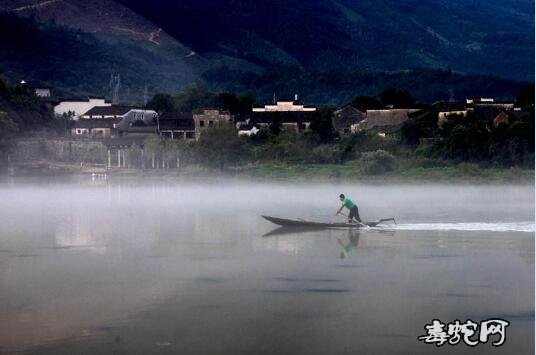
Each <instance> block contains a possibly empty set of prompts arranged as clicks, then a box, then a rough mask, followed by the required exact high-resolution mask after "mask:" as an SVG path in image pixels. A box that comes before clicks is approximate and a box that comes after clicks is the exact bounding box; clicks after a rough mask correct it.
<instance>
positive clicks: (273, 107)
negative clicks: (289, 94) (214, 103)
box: [239, 97, 316, 134]
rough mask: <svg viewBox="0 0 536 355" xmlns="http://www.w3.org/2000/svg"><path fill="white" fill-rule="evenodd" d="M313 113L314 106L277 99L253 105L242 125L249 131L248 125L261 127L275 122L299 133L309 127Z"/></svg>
mask: <svg viewBox="0 0 536 355" xmlns="http://www.w3.org/2000/svg"><path fill="white" fill-rule="evenodd" d="M296 99H297V97H296ZM315 114H316V107H314V106H306V105H304V104H302V103H300V102H298V101H297V100H294V101H292V100H291V101H277V102H276V103H275V104H268V105H264V106H263V107H253V108H252V110H251V118H250V121H249V122H248V123H247V124H246V125H244V127H247V128H248V129H247V130H249V131H250V130H251V128H249V125H253V126H255V127H256V128H262V127H269V126H270V125H272V124H274V123H277V124H280V125H281V128H283V129H285V130H289V131H291V132H296V133H299V132H303V131H305V130H307V129H309V125H310V124H311V122H312V120H313V118H314V115H315ZM240 127H242V125H241V126H240ZM239 134H241V133H240V130H239Z"/></svg>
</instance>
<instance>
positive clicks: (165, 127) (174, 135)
mask: <svg viewBox="0 0 536 355" xmlns="http://www.w3.org/2000/svg"><path fill="white" fill-rule="evenodd" d="M157 122H158V131H159V132H160V136H162V137H166V138H170V139H184V140H195V139H196V130H195V128H196V127H195V121H194V116H193V114H192V113H164V114H163V115H162V116H160V117H158V121H157Z"/></svg>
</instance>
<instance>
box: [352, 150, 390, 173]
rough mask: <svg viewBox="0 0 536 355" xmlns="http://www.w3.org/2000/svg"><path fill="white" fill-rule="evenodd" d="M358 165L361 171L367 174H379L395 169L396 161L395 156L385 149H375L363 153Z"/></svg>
mask: <svg viewBox="0 0 536 355" xmlns="http://www.w3.org/2000/svg"><path fill="white" fill-rule="evenodd" d="M359 167H360V170H361V172H363V173H365V174H367V175H379V174H384V173H387V172H389V171H393V170H396V168H397V162H396V159H395V157H394V156H393V155H391V154H389V153H388V152H386V151H385V150H377V151H375V152H367V153H363V154H362V155H361V158H360V159H359Z"/></svg>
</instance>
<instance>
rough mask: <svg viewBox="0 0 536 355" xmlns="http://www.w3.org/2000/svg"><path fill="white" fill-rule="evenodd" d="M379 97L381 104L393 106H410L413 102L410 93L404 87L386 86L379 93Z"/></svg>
mask: <svg viewBox="0 0 536 355" xmlns="http://www.w3.org/2000/svg"><path fill="white" fill-rule="evenodd" d="M380 97H381V100H382V103H383V105H385V106H393V107H394V108H411V107H412V106H413V105H414V104H415V100H413V97H412V96H411V94H410V93H409V92H408V91H407V90H404V89H396V88H388V89H385V90H384V91H383V92H382V93H381V95H380Z"/></svg>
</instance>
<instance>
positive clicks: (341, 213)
mask: <svg viewBox="0 0 536 355" xmlns="http://www.w3.org/2000/svg"><path fill="white" fill-rule="evenodd" d="M339 214H340V215H343V216H344V217H346V218H348V215H347V214H345V213H343V212H339ZM356 224H357V225H359V226H361V227H368V226H367V225H366V224H364V223H361V222H357V221H356Z"/></svg>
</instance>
